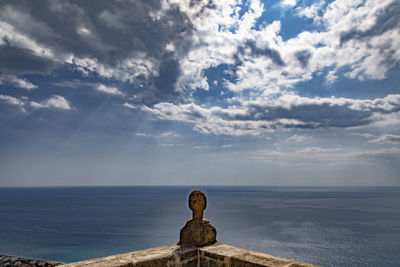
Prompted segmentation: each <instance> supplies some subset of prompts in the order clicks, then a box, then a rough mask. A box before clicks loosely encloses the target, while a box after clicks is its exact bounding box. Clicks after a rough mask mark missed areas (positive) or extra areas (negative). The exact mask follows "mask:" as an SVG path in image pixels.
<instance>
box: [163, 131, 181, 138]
mask: <svg viewBox="0 0 400 267" xmlns="http://www.w3.org/2000/svg"><path fill="white" fill-rule="evenodd" d="M176 136H178V135H177V134H174V133H173V132H171V131H169V132H165V133H162V134H160V137H176Z"/></svg>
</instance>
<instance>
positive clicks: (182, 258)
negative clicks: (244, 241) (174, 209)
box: [62, 243, 315, 267]
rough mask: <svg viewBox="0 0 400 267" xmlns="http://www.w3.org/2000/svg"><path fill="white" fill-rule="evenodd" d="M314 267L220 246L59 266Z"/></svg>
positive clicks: (161, 250) (175, 247) (167, 248)
mask: <svg viewBox="0 0 400 267" xmlns="http://www.w3.org/2000/svg"><path fill="white" fill-rule="evenodd" d="M84 266H85V267H150V266H152V267H154V266H156V267H157V266H160V267H161V266H171V267H172V266H174V267H256V266H260V267H315V265H312V264H308V263H303V262H299V261H294V260H290V259H284V258H279V257H275V256H271V255H268V254H264V253H260V252H255V251H251V250H247V249H242V248H237V247H233V246H229V245H225V244H221V243H216V244H214V245H211V246H206V247H201V248H195V247H192V248H189V247H180V246H178V245H171V246H164V247H158V248H152V249H146V250H141V251H135V252H131V253H126V254H121V255H114V256H109V257H105V258H99V259H93V260H88V261H82V262H76V263H71V264H67V265H62V267H84Z"/></svg>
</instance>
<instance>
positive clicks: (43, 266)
mask: <svg viewBox="0 0 400 267" xmlns="http://www.w3.org/2000/svg"><path fill="white" fill-rule="evenodd" d="M60 264H61V263H55V262H47V261H44V260H33V259H27V258H21V257H15V256H7V255H0V266H1V267H54V266H57V265H60Z"/></svg>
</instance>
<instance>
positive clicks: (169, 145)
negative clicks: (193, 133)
mask: <svg viewBox="0 0 400 267" xmlns="http://www.w3.org/2000/svg"><path fill="white" fill-rule="evenodd" d="M158 145H159V146H162V147H179V146H183V144H170V143H168V144H167V143H161V144H158Z"/></svg>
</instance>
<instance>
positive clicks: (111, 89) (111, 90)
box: [96, 84, 123, 95]
mask: <svg viewBox="0 0 400 267" xmlns="http://www.w3.org/2000/svg"><path fill="white" fill-rule="evenodd" d="M96 90H98V91H100V92H103V93H106V94H111V95H123V93H122V92H121V91H119V90H118V88H117V87H113V86H105V85H104V84H98V85H97V86H96Z"/></svg>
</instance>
